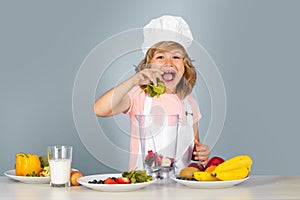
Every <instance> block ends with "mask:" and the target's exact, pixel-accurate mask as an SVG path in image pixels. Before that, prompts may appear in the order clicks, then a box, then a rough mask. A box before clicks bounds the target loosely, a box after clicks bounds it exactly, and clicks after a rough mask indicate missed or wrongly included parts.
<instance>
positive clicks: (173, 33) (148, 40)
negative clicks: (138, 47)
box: [142, 15, 193, 54]
mask: <svg viewBox="0 0 300 200" xmlns="http://www.w3.org/2000/svg"><path fill="white" fill-rule="evenodd" d="M143 34H144V42H143V44H142V51H143V52H144V54H146V52H147V50H148V49H149V48H150V47H151V46H152V45H154V44H156V43H157V42H161V41H174V42H177V43H179V44H181V45H182V46H183V47H184V48H187V47H189V46H190V45H191V43H192V41H193V36H192V33H191V31H190V28H189V25H188V24H187V23H186V21H185V20H184V19H182V18H181V17H177V16H170V15H164V16H162V17H159V18H156V19H152V20H151V21H150V22H149V23H148V24H147V25H146V26H145V27H144V28H143Z"/></svg>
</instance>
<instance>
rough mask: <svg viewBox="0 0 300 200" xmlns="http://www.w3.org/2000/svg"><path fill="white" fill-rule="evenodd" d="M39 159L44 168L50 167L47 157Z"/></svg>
mask: <svg viewBox="0 0 300 200" xmlns="http://www.w3.org/2000/svg"><path fill="white" fill-rule="evenodd" d="M39 159H40V161H41V165H42V166H41V167H42V168H44V167H47V166H49V162H48V158H47V157H46V156H40V157H39Z"/></svg>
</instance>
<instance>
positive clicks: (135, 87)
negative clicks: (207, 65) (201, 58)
mask: <svg viewBox="0 0 300 200" xmlns="http://www.w3.org/2000/svg"><path fill="white" fill-rule="evenodd" d="M164 17H165V18H164ZM164 17H162V18H158V19H157V20H159V21H155V20H154V21H153V20H152V21H151V22H150V25H151V23H152V25H153V23H154V25H155V26H156V25H157V24H164V23H167V25H168V26H169V25H170V19H171V20H174V17H172V16H164ZM179 19H180V21H177V22H178V23H181V24H182V23H184V21H183V20H182V18H179ZM156 22H158V23H156ZM173 22H174V21H173ZM184 25H186V24H184ZM148 27H149V26H148ZM174 27H178V24H177V25H176V24H175V26H174ZM172 40H176V39H174V38H172ZM179 42H180V41H179ZM179 42H177V41H168V40H163V41H159V42H156V43H155V44H153V45H151V47H150V48H149V49H148V50H147V52H146V55H145V58H144V59H143V60H142V61H141V62H140V63H139V65H138V66H137V67H136V73H135V74H134V75H133V76H131V77H130V78H128V79H127V80H125V81H124V82H122V83H120V84H119V85H117V86H116V87H114V88H112V89H110V90H109V91H107V92H106V93H105V94H103V95H102V96H101V97H99V98H98V99H97V100H96V102H95V105H94V111H95V114H96V115H97V116H101V117H107V116H112V115H116V114H119V113H128V114H129V115H130V120H131V143H130V152H131V156H130V162H129V169H130V170H131V169H134V168H136V167H137V166H141V160H140V159H139V158H138V155H139V154H140V152H139V151H140V150H139V132H138V127H137V119H136V118H135V115H137V114H139V115H142V114H167V115H175V114H177V115H179V118H180V120H181V121H183V122H186V124H187V127H186V128H187V129H184V130H185V134H187V137H189V138H190V141H191V144H192V145H193V146H192V147H189V149H190V150H189V152H190V153H189V154H190V155H187V157H186V156H185V157H186V158H185V160H184V161H182V163H181V168H182V167H184V166H187V165H188V164H189V162H190V160H191V156H192V155H191V153H192V154H193V159H194V160H198V161H199V163H201V164H205V163H206V162H207V160H208V157H209V149H208V147H207V146H206V145H204V144H201V143H200V142H199V135H198V121H199V120H200V118H201V113H200V111H199V108H198V105H197V102H196V101H195V99H194V98H193V97H192V96H191V95H190V94H191V92H192V89H193V87H194V85H195V82H196V71H195V68H194V66H193V65H192V63H191V61H190V59H189V57H188V54H187V52H186V50H185V47H184V46H183V45H182V44H180V43H179ZM157 78H158V79H159V80H161V81H163V82H164V83H165V85H166V92H165V93H164V94H162V95H160V96H159V97H150V96H149V94H148V93H147V92H146V91H144V90H143V89H144V88H145V85H147V84H149V83H150V82H152V83H153V84H154V85H157V80H158V79H157ZM193 141H194V142H193ZM178 142H180V141H178ZM193 147H194V148H193Z"/></svg>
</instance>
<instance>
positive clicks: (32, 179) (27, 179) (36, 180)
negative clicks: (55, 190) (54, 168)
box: [4, 169, 50, 183]
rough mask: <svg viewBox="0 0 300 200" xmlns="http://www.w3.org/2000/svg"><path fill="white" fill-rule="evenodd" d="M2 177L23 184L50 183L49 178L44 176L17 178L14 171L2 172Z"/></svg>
mask: <svg viewBox="0 0 300 200" xmlns="http://www.w3.org/2000/svg"><path fill="white" fill-rule="evenodd" d="M4 175H5V176H7V177H9V178H12V179H14V180H17V181H20V182H23V183H50V176H46V177H31V176H17V175H16V171H15V170H14V169H12V170H8V171H6V172H4Z"/></svg>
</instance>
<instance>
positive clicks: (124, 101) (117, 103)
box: [94, 69, 162, 117]
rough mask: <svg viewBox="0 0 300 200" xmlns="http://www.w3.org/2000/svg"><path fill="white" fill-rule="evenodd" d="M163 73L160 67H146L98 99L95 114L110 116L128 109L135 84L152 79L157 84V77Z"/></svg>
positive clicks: (148, 81) (143, 83)
mask: <svg viewBox="0 0 300 200" xmlns="http://www.w3.org/2000/svg"><path fill="white" fill-rule="evenodd" d="M161 73H162V71H161V70H159V69H144V70H142V71H140V72H138V73H136V74H135V75H133V76H132V77H130V78H129V79H127V80H125V81H124V82H122V83H120V84H119V85H117V86H116V87H114V88H112V89H110V90H109V91H107V92H106V93H104V94H103V95H102V96H101V97H99V98H98V99H97V100H96V102H95V104H94V112H95V114H96V115H97V116H101V117H108V116H112V115H115V114H119V113H121V112H124V111H126V110H128V109H129V106H130V97H129V96H128V92H129V91H130V90H131V89H132V88H133V87H134V86H137V85H145V84H148V83H150V81H151V82H153V83H154V84H155V85H156V84H157V83H156V77H158V75H159V74H161Z"/></svg>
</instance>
